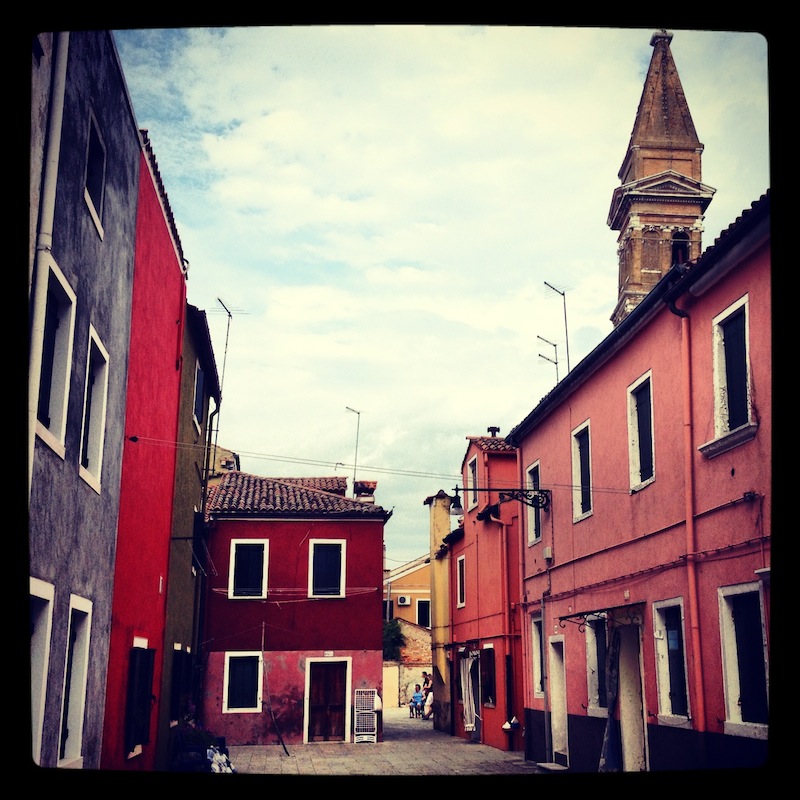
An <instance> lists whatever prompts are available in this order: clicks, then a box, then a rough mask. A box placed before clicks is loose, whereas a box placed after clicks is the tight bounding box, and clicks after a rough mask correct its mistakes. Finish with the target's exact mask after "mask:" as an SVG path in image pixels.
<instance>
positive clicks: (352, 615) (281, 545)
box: [201, 472, 391, 745]
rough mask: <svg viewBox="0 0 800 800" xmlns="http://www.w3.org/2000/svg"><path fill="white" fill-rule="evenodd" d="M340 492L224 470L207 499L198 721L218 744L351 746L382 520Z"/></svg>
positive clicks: (334, 486) (341, 481) (368, 657)
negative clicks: (209, 570)
mask: <svg viewBox="0 0 800 800" xmlns="http://www.w3.org/2000/svg"><path fill="white" fill-rule="evenodd" d="M346 489H347V479H346V478H343V477H331V478H264V477H259V476H255V475H248V474H246V473H242V472H230V473H228V474H225V475H224V476H223V477H222V479H221V481H220V483H219V484H218V485H217V486H215V487H213V488H212V489H211V491H210V493H209V499H208V503H207V505H206V516H207V520H208V524H209V526H210V530H209V555H210V559H209V563H211V564H213V565H214V568H215V573H214V574H213V575H212V576H210V578H209V582H208V594H207V604H206V626H205V637H204V640H205V646H204V652H203V663H204V676H203V685H204V696H203V702H202V709H201V717H202V722H203V725H204V726H205V727H206V728H208V729H209V730H211V731H213V732H214V734H216V735H217V736H220V737H224V738H225V740H226V743H227V744H267V745H270V744H276V745H277V744H281V743H303V742H306V743H310V742H319V741H354V736H355V734H356V722H357V719H356V713H357V711H358V709H356V708H354V701H355V698H356V696H357V695H358V696H362V695H361V694H359V691H360V692H361V693H369V692H372V693H374V694H377V695H380V694H381V686H382V672H383V615H382V607H383V602H382V601H383V597H382V585H383V580H382V578H383V528H384V525H385V523H386V521H387V520H388V519H389V517H390V516H391V512H387V511H385V510H384V509H383V508H381V507H380V506H378V505H375V503H374V502H373V501H372V498H371V497H367V498H365V499H363V500H362V499H358V498H355V499H350V498H347V497H346V496H345V494H346ZM376 721H377V720H376Z"/></svg>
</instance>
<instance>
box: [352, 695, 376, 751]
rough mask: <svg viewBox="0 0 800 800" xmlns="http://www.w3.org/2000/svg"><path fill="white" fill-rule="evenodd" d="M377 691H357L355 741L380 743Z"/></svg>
mask: <svg viewBox="0 0 800 800" xmlns="http://www.w3.org/2000/svg"><path fill="white" fill-rule="evenodd" d="M377 693H378V692H377V690H376V689H356V692H355V739H356V744H358V743H360V742H377V741H378V715H377V714H376V713H375V700H376V695H377Z"/></svg>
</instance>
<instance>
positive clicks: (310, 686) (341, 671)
mask: <svg viewBox="0 0 800 800" xmlns="http://www.w3.org/2000/svg"><path fill="white" fill-rule="evenodd" d="M306 666H307V670H306V720H307V725H306V730H305V737H304V741H305V742H344V741H349V735H348V732H349V730H350V703H349V702H348V697H349V696H350V691H349V687H350V675H349V661H348V660H341V661H334V660H331V659H325V660H314V659H308V661H307V662H306Z"/></svg>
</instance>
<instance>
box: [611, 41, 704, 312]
mask: <svg viewBox="0 0 800 800" xmlns="http://www.w3.org/2000/svg"><path fill="white" fill-rule="evenodd" d="M671 41H672V34H671V33H669V32H668V31H665V30H661V31H656V32H655V33H654V34H653V35H652V37H651V39H650V46H651V47H652V48H653V55H652V58H651V59H650V67H649V69H648V71H647V78H646V79H645V83H644V90H643V91H642V97H641V100H640V101H639V109H638V110H637V112H636V120H635V122H634V124H633V132H632V133H631V139H630V143H629V144H628V152H627V153H626V155H625V160H624V161H623V162H622V166H621V167H620V170H619V173H618V176H619V179H620V180H621V181H622V185H621V186H619V187H617V188H616V189H615V190H614V194H613V197H612V199H611V208H610V210H609V212H608V225H609V227H610V228H611V229H612V230H615V231H619V232H620V233H619V237H618V239H617V252H618V255H619V299H618V301H617V305H616V307H615V309H614V313H613V314H612V315H611V321H612V323H613V324H614V326H615V327H616V326H617V325H619V323H620V322H622V320H623V319H625V317H626V316H627V315H628V314H629V313H630V312H631V311H632V310H633V309H634V308H635V307H636V306H637V305H638V303H639V302H640V301H641V300H642V298H643V297H645V296H646V295H647V293H648V292H649V291H650V290H651V289H652V288H653V286H655V284H656V283H658V281H659V280H661V278H662V277H663V276H664V275H665V274H666V272H667V271H668V270H669V268H670V267H671V266H672V265H673V264H685V263H688V262H689V261H693V260H694V259H696V258H697V257H698V256H699V255H700V253H701V250H702V232H703V225H702V223H703V214H704V212H705V210H706V208H707V207H708V204H709V203H710V202H711V199H712V197H713V195H714V192H715V191H716V190H715V189H712V188H711V187H710V186H706V185H705V184H703V183H701V180H700V179H701V169H700V157H701V155H702V152H703V145H702V144H701V143H700V140H699V139H698V138H697V133H696V131H695V129H694V123H693V122H692V115H691V114H690V113H689V106H688V104H687V103H686V97H685V96H684V94H683V87H682V86H681V81H680V78H679V77H678V70H677V69H676V68H675V62H674V60H673V58H672V52H671V51H670V47H669V45H670V42H671Z"/></svg>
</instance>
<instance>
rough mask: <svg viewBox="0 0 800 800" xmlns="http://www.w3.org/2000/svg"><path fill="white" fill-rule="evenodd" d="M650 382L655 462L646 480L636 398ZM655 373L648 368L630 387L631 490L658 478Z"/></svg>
mask: <svg viewBox="0 0 800 800" xmlns="http://www.w3.org/2000/svg"><path fill="white" fill-rule="evenodd" d="M645 383H649V384H650V453H651V458H652V462H653V474H652V475H651V476H650V477H649V478H645V480H642V479H641V463H640V462H641V456H640V449H639V441H640V434H641V432H640V431H639V417H638V414H637V412H636V400H637V393H638V391H639V389H640V388H641V387H642V386H643V385H644V384H645ZM654 405H655V403H654V401H653V374H652V370H648V371H647V372H645V373H644V375H642V376H641V377H640V378H638V379H637V380H635V381H634V382H633V383H632V384H631V385H630V386H629V387H628V468H629V472H630V488H631V492H638V491H640V490H641V489H644V488H645V486H649V485H650V484H651V483H653V481H654V480H655V479H656V441H655V440H656V436H655V420H654V414H653V407H654Z"/></svg>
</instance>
